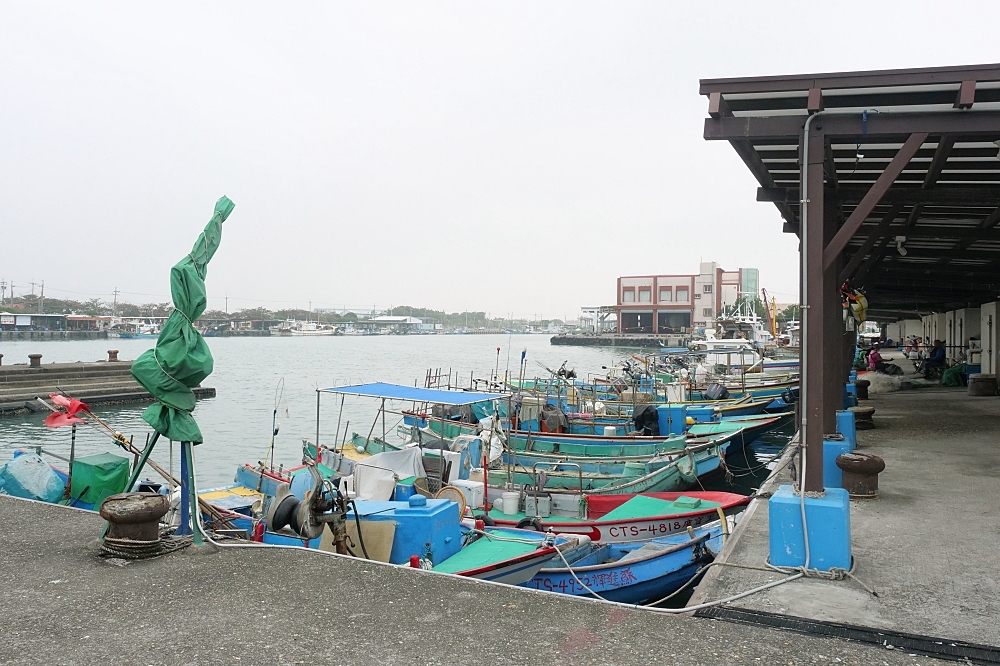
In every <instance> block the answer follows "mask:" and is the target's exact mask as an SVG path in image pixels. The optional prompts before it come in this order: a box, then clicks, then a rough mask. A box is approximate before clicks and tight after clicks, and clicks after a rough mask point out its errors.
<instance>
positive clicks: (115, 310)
mask: <svg viewBox="0 0 1000 666" xmlns="http://www.w3.org/2000/svg"><path fill="white" fill-rule="evenodd" d="M111 293H113V294H114V296H115V302H114V305H112V306H111V316H112V317H117V316H118V294H120V293H121V292H119V291H118V287H115V290H114V291H113V292H111Z"/></svg>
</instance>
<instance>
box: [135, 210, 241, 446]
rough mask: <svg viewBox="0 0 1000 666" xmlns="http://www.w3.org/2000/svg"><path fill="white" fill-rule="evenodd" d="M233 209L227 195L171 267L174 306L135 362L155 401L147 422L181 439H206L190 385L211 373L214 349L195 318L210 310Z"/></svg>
mask: <svg viewBox="0 0 1000 666" xmlns="http://www.w3.org/2000/svg"><path fill="white" fill-rule="evenodd" d="M234 207H235V204H234V203H233V202H232V201H230V200H229V198H228V197H222V198H221V199H219V200H218V202H216V204H215V213H214V214H213V215H212V219H211V220H210V221H209V223H208V225H207V226H206V227H205V230H204V231H203V232H202V233H201V235H200V236H198V240H197V241H196V242H195V244H194V248H192V250H191V253H190V254H188V255H187V256H185V257H184V258H183V259H181V260H180V261H179V262H177V264H176V265H174V267H173V268H171V269H170V294H171V296H172V298H173V301H174V308H175V309H174V311H173V312H171V313H170V317H169V318H168V319H167V322H166V323H165V324H164V325H163V330H161V331H160V336H159V338H158V339H157V340H156V346H155V347H153V349H150V350H148V351H146V352H144V353H143V354H142V355H141V356H140V357H139V358H137V359H136V360H135V362H134V363H133V364H132V376H133V377H135V380H136V381H137V382H139V383H140V384H142V385H143V387H145V389H146V390H147V391H149V392H150V393H151V394H152V395H153V398H155V399H156V402H155V403H154V404H152V405H150V406H149V407H147V408H146V410H145V411H144V412H143V413H142V418H143V420H145V421H146V423H148V424H149V425H150V426H152V427H153V429H154V430H156V431H157V432H159V433H161V434H162V435H163V436H164V437H166V438H167V439H171V440H173V441H176V442H193V443H195V444H200V443H201V442H202V441H203V437H202V435H201V429H200V428H199V427H198V424H197V423H196V422H195V420H194V417H193V416H192V415H191V412H192V410H194V405H195V397H194V392H192V391H191V389H192V387H195V386H198V385H199V384H201V382H202V381H204V379H205V378H206V377H208V376H209V375H210V374H212V353H211V352H210V351H209V349H208V345H207V344H205V339H204V338H202V337H201V334H200V333H198V331H196V330H195V328H194V326H193V322H194V321H195V320H196V319H198V317H200V316H201V314H202V313H203V312H204V311H205V307H206V293H205V275H206V274H207V272H208V262H209V261H211V260H212V255H214V254H215V251H216V250H217V249H218V248H219V242H220V241H221V240H222V223H223V222H225V221H226V218H227V217H229V214H230V213H231V212H233V208H234Z"/></svg>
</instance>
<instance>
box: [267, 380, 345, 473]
mask: <svg viewBox="0 0 1000 666" xmlns="http://www.w3.org/2000/svg"><path fill="white" fill-rule="evenodd" d="M319 396H320V391H319V389H316V450H317V451H319ZM334 444H336V442H334ZM272 465H273V463H272Z"/></svg>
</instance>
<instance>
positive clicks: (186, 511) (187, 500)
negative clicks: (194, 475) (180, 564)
mask: <svg viewBox="0 0 1000 666" xmlns="http://www.w3.org/2000/svg"><path fill="white" fill-rule="evenodd" d="M190 446H191V445H190V443H189V442H181V522H180V525H178V526H177V530H176V531H175V532H174V534H176V535H181V534H191V467H190V465H191V462H190V457H189V455H190Z"/></svg>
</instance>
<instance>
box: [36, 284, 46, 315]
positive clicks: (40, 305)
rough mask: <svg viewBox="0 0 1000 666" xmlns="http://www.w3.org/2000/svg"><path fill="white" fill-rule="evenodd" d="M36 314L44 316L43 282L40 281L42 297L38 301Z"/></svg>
mask: <svg viewBox="0 0 1000 666" xmlns="http://www.w3.org/2000/svg"><path fill="white" fill-rule="evenodd" d="M38 314H45V280H42V297H41V298H40V299H38Z"/></svg>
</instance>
